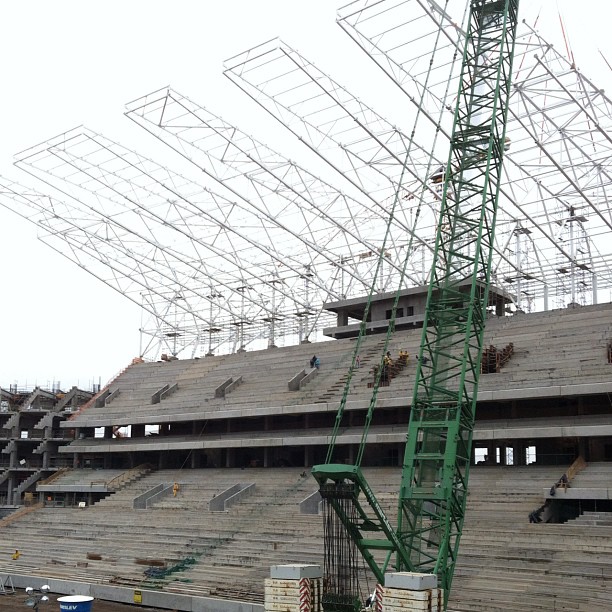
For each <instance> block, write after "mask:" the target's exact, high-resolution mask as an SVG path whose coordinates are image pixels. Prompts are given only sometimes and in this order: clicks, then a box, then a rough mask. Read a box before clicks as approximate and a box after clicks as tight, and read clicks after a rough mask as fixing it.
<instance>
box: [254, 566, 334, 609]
mask: <svg viewBox="0 0 612 612" xmlns="http://www.w3.org/2000/svg"><path fill="white" fill-rule="evenodd" d="M322 592H323V573H322V572H321V568H320V566H318V565H304V564H294V565H274V566H272V567H271V568H270V578H266V580H265V583H264V611H265V612H279V611H280V610H282V611H283V612H321V610H322V607H321V595H322Z"/></svg>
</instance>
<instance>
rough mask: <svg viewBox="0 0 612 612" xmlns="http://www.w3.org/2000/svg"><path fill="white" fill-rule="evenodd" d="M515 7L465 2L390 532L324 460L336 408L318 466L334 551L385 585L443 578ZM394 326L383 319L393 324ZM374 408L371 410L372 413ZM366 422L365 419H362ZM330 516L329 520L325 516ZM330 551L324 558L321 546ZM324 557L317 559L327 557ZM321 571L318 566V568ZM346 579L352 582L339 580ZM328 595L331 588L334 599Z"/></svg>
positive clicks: (477, 344) (466, 421)
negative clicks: (402, 578)
mask: <svg viewBox="0 0 612 612" xmlns="http://www.w3.org/2000/svg"><path fill="white" fill-rule="evenodd" d="M517 11H518V0H472V1H471V7H470V20H469V26H468V29H467V33H466V43H465V50H464V54H463V61H462V68H461V75H460V82H459V92H458V97H457V103H456V108H455V114H454V124H453V132H452V137H451V145H450V154H449V157H448V162H447V164H446V168H445V174H444V190H443V194H442V201H441V209H440V216H439V222H438V228H437V235H436V245H435V253H434V265H433V267H432V271H431V278H430V284H429V290H428V297H427V309H426V320H425V323H424V326H423V334H422V340H421V349H420V354H419V359H418V364H417V377H416V382H415V387H414V393H413V398H412V410H411V415H410V424H409V429H408V436H407V443H406V451H405V457H404V463H403V470H402V481H401V488H400V492H399V506H398V525H397V529H394V528H393V527H392V525H391V522H390V520H389V519H388V518H387V516H386V515H385V512H384V511H383V509H382V507H381V505H380V504H379V502H378V500H377V499H376V497H375V495H374V493H373V491H372V489H371V488H370V486H369V484H368V482H367V481H366V479H365V477H364V475H363V473H362V471H361V466H360V463H361V457H362V456H363V445H364V444H365V435H364V436H363V438H362V444H361V448H360V450H359V453H358V459H357V461H356V463H355V465H345V464H337V463H333V457H334V447H335V439H336V434H337V431H338V428H339V426H340V421H341V418H342V412H343V405H342V404H341V409H340V411H339V413H338V417H337V419H336V425H335V430H334V433H333V435H332V443H331V444H330V447H329V450H328V454H327V459H326V463H325V464H322V465H317V466H315V467H314V468H313V475H314V477H315V478H316V479H317V481H318V482H319V485H320V491H321V495H322V497H323V498H324V499H325V500H326V502H327V505H328V507H330V508H331V509H332V510H333V512H334V514H335V516H336V517H337V520H338V522H339V524H341V525H342V527H343V530H344V534H345V536H346V538H347V540H348V541H349V542H350V545H349V546H348V547H346V546H345V547H344V548H343V547H341V546H340V545H339V543H338V536H337V530H334V529H332V528H328V529H327V532H328V533H330V534H331V535H330V538H329V539H326V547H329V546H332V547H333V548H334V549H335V550H337V551H338V552H339V553H341V554H342V557H343V558H344V559H351V558H353V557H352V554H351V546H352V547H354V548H356V549H358V551H359V552H360V553H361V556H362V557H363V558H364V560H365V561H366V563H367V564H368V566H369V567H370V569H371V570H372V572H373V573H374V575H375V577H376V579H377V580H378V581H379V582H381V583H383V582H384V573H385V571H386V570H387V568H388V567H389V565H390V564H392V566H393V567H394V568H395V569H396V570H398V571H417V572H430V573H435V574H436V575H437V576H438V578H439V586H440V587H441V588H443V589H444V591H445V601H446V600H447V599H448V594H449V590H450V586H451V582H452V577H453V572H454V568H455V563H456V559H457V553H458V546H459V539H460V536H461V530H462V526H463V519H464V514H465V505H466V499H467V483H468V472H469V465H470V457H471V449H472V433H473V427H474V416H475V407H476V398H477V389H478V379H479V374H480V361H481V353H482V343H483V333H484V325H485V316H486V306H487V299H488V288H489V280H490V272H491V255H492V248H491V247H492V245H493V240H494V231H495V220H496V212H497V204H498V199H499V188H500V176H501V168H502V159H503V154H504V149H505V148H506V146H507V141H506V135H505V132H506V121H507V114H508V104H509V96H510V80H511V73H512V59H513V54H514V43H515V37H516V26H517ZM391 325H392V323H391ZM373 408H374V406H373V405H372V404H371V405H370V410H369V412H371V411H372V410H373ZM370 420H371V414H369V415H368V418H367V419H366V423H369V422H370ZM327 520H329V519H327ZM326 553H327V551H326ZM329 557H330V555H329V554H326V562H328V561H329V562H330V563H331V564H332V565H333V563H334V559H330V558H329ZM326 571H327V568H326ZM346 576H348V580H349V582H350V584H342V581H343V579H344V577H346ZM353 583H354V574H353V575H352V576H351V575H350V572H347V571H345V570H343V569H342V568H339V569H336V570H334V576H333V577H332V579H330V580H328V584H329V585H330V587H329V590H328V591H327V592H326V593H325V594H324V599H323V605H324V608H325V609H327V610H352V609H357V608H358V607H359V605H360V601H359V596H358V593H357V592H356V591H355V589H354V587H353ZM332 589H333V590H334V591H333V592H332Z"/></svg>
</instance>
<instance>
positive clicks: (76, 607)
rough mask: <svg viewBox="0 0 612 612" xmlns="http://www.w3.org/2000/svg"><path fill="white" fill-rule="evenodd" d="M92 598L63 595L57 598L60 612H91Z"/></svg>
mask: <svg viewBox="0 0 612 612" xmlns="http://www.w3.org/2000/svg"><path fill="white" fill-rule="evenodd" d="M93 599H94V598H93V597H89V596H88V595H65V596H64V597H58V598H57V601H58V603H59V605H60V610H61V612H91V602H92V601H93Z"/></svg>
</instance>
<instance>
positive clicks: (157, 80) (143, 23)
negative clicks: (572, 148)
mask: <svg viewBox="0 0 612 612" xmlns="http://www.w3.org/2000/svg"><path fill="white" fill-rule="evenodd" d="M341 4H342V2H334V0H308V1H302V0H299V1H298V0H259V1H257V2H254V1H253V0H225V1H213V0H199V1H195V0H174V1H173V2H162V1H158V0H107V1H105V2H100V1H95V0H90V1H84V0H76V1H67V0H54V1H49V0H39V1H27V0H21V1H15V0H13V1H12V2H7V1H5V2H1V3H0V28H1V32H0V57H1V58H2V60H1V66H2V73H1V74H2V93H3V95H2V97H1V98H0V122H1V131H0V175H2V176H4V177H6V178H9V179H13V180H17V181H19V182H23V183H26V184H28V183H29V184H32V185H33V186H36V185H34V182H33V181H32V180H31V179H30V178H29V177H28V176H27V175H22V173H21V172H20V171H19V170H17V169H16V168H14V167H13V166H12V162H13V155H14V154H15V153H16V152H18V151H21V150H22V149H24V148H26V147H29V146H31V145H34V144H37V143H39V142H41V141H43V140H46V139H47V138H49V137H51V136H54V135H56V134H58V133H60V132H63V131H65V130H67V129H70V128H72V127H75V126H77V125H79V124H84V125H87V126H88V127H90V128H91V129H93V130H95V131H99V132H102V133H104V134H105V135H106V136H108V137H109V138H111V139H113V140H117V141H119V142H121V143H122V144H125V145H127V146H129V147H134V148H137V149H140V150H141V151H143V152H145V153H146V152H147V150H146V148H147V142H149V141H147V140H146V139H145V137H144V135H143V134H141V133H140V128H138V127H137V126H135V125H133V124H132V123H131V122H130V121H129V120H128V119H125V118H124V117H123V115H122V113H123V109H124V104H125V103H126V102H128V101H130V100H132V99H134V98H137V97H139V96H141V95H143V94H145V93H148V92H150V91H152V90H154V89H157V88H159V87H162V86H164V85H172V86H173V87H174V88H175V89H177V90H178V91H179V92H181V93H183V94H185V95H188V96H189V97H191V98H192V99H194V100H196V101H198V102H200V103H202V104H204V105H206V106H208V107H210V109H211V110H212V111H214V112H218V113H220V114H222V115H223V116H224V117H225V118H227V119H228V120H230V121H233V122H235V123H237V124H238V125H240V127H242V128H243V129H245V130H246V131H249V132H252V133H254V135H256V136H258V137H259V138H260V139H261V140H263V141H264V142H268V140H267V139H266V134H265V133H262V132H261V129H262V126H265V122H262V112H261V111H260V110H259V109H258V108H256V106H255V105H254V104H253V103H252V102H250V101H249V100H248V99H246V98H245V97H244V95H243V94H241V92H240V91H239V90H238V89H237V88H236V87H235V86H233V85H232V84H231V83H230V82H229V81H228V80H227V79H225V78H224V77H223V76H222V74H221V70H222V61H223V60H224V59H226V58H227V57H229V56H231V55H234V54H236V53H238V52H240V51H243V50H245V49H246V48H248V47H251V46H254V45H256V44H258V43H260V42H263V41H265V40H268V39H270V38H273V37H275V36H280V37H281V38H282V39H283V40H284V41H285V42H287V43H288V44H290V45H291V46H293V47H295V48H296V49H298V50H299V51H301V52H302V53H303V54H304V55H305V56H306V57H308V58H309V59H313V60H314V61H315V62H316V63H317V65H318V66H319V67H320V68H321V69H323V70H324V71H326V72H329V73H330V74H332V75H333V76H334V77H335V78H336V80H338V81H339V82H340V83H343V84H346V85H347V86H348V87H349V89H352V90H354V91H355V92H356V93H357V94H358V95H359V96H360V97H362V98H363V99H364V100H365V101H366V102H370V101H371V100H370V99H369V98H368V93H369V91H370V89H373V86H372V82H373V79H375V78H376V79H380V80H381V81H382V80H383V79H384V77H381V76H379V75H378V74H375V68H374V67H373V66H370V65H369V64H370V63H371V62H370V63H368V61H367V58H365V56H364V55H363V53H362V52H361V51H359V50H358V49H357V47H356V46H355V45H354V43H352V42H351V41H350V40H349V39H348V37H347V36H346V35H345V34H344V33H343V32H342V31H341V30H340V28H339V27H338V26H336V25H335V14H336V8H337V7H338V6H340V5H341ZM522 5H523V6H521V16H522V17H523V18H525V19H526V20H527V21H528V22H530V23H533V21H534V19H535V16H536V15H537V13H538V11H539V9H540V8H542V11H541V14H540V18H539V23H538V27H539V29H540V30H541V31H542V32H543V33H544V34H545V36H546V38H547V39H549V40H550V39H553V40H557V41H559V44H562V42H561V38H560V34H559V32H560V28H559V12H560V13H561V15H562V16H563V19H564V22H565V26H566V31H567V33H568V37H569V41H570V43H571V46H572V48H573V51H574V55H575V58H576V62H577V64H578V66H579V67H580V68H581V69H582V70H583V72H585V73H586V74H587V75H589V76H590V77H591V78H593V79H594V80H595V81H596V82H597V83H601V86H602V87H605V84H606V83H609V82H610V80H611V79H610V76H611V75H612V72H611V71H610V69H609V68H608V67H607V66H606V65H605V63H604V62H603V60H602V59H601V56H600V55H599V53H598V50H601V51H602V53H603V54H604V55H605V56H606V58H607V59H608V61H610V63H612V45H611V44H610V23H611V22H612V19H611V17H612V8H610V3H609V2H608V1H606V0H583V1H582V2H575V1H574V0H559V1H558V2H556V1H555V0H547V1H545V2H540V1H534V0H523V1H522ZM377 82H378V81H377ZM401 103H402V100H401V98H398V99H397V105H398V106H399V105H400V104H401ZM372 105H373V106H375V107H377V104H376V101H375V100H373V101H372ZM382 114H385V111H384V110H383V111H382ZM143 143H144V145H143ZM270 144H273V143H270ZM151 146H153V145H151ZM287 155H288V156H289V157H293V155H292V153H291V152H287ZM38 187H39V188H41V187H40V186H38ZM0 270H1V282H0V385H1V386H2V387H8V386H9V385H11V384H18V385H19V386H20V387H25V386H29V387H31V386H34V385H35V384H40V385H43V386H46V385H51V383H52V382H53V381H61V383H62V386H63V387H65V388H66V387H69V386H70V385H72V384H79V385H80V386H81V387H84V388H89V387H90V385H91V383H92V382H98V380H99V379H100V380H101V382H102V384H104V383H105V382H107V380H108V379H109V378H111V377H112V376H113V375H114V374H115V373H116V372H117V371H118V370H120V369H121V368H123V367H125V366H126V365H127V364H128V363H129V362H130V361H131V359H132V358H133V357H134V356H136V355H138V353H139V344H140V339H139V333H138V329H139V326H140V313H139V310H138V308H137V307H136V306H135V305H133V304H132V303H131V302H129V301H128V300H126V299H125V298H123V297H122V296H120V295H119V294H117V293H115V292H114V291H113V290H112V289H110V288H107V287H106V286H104V285H103V284H102V283H100V281H98V280H96V279H95V278H93V277H91V276H89V275H88V274H87V273H86V272H83V271H82V270H80V269H78V268H77V267H76V266H75V265H74V264H72V263H71V262H69V261H68V260H66V259H64V258H63V257H62V256H60V255H58V254H56V253H55V252H53V251H52V250H51V249H49V248H48V247H46V246H45V245H43V244H41V243H40V242H39V241H37V239H36V228H35V227H34V226H33V225H31V224H28V223H27V222H26V221H23V220H21V219H19V218H18V217H17V216H15V215H14V214H12V213H10V212H9V211H7V210H6V209H4V208H2V207H0Z"/></svg>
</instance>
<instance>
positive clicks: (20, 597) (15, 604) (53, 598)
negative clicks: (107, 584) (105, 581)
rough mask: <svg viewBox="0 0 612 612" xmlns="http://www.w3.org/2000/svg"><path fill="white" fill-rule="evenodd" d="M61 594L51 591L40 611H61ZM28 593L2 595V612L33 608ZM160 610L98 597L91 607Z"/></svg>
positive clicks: (98, 611) (101, 611) (97, 610)
mask: <svg viewBox="0 0 612 612" xmlns="http://www.w3.org/2000/svg"><path fill="white" fill-rule="evenodd" d="M58 597H61V595H56V594H54V593H51V594H50V595H49V603H47V604H41V605H40V606H39V607H38V611H39V612H59V604H58V603H57V598H58ZM27 598H28V597H27V595H26V594H25V593H24V592H23V591H21V590H17V592H16V593H15V594H14V595H0V612H19V610H31V609H32V608H28V607H27V606H26V605H25V601H26V599H27ZM136 610H139V611H140V612H153V611H154V610H155V612H159V608H147V607H145V606H137V605H134V606H130V605H127V604H120V603H114V602H110V601H103V600H102V599H96V600H94V602H93V605H92V607H91V612H136Z"/></svg>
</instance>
